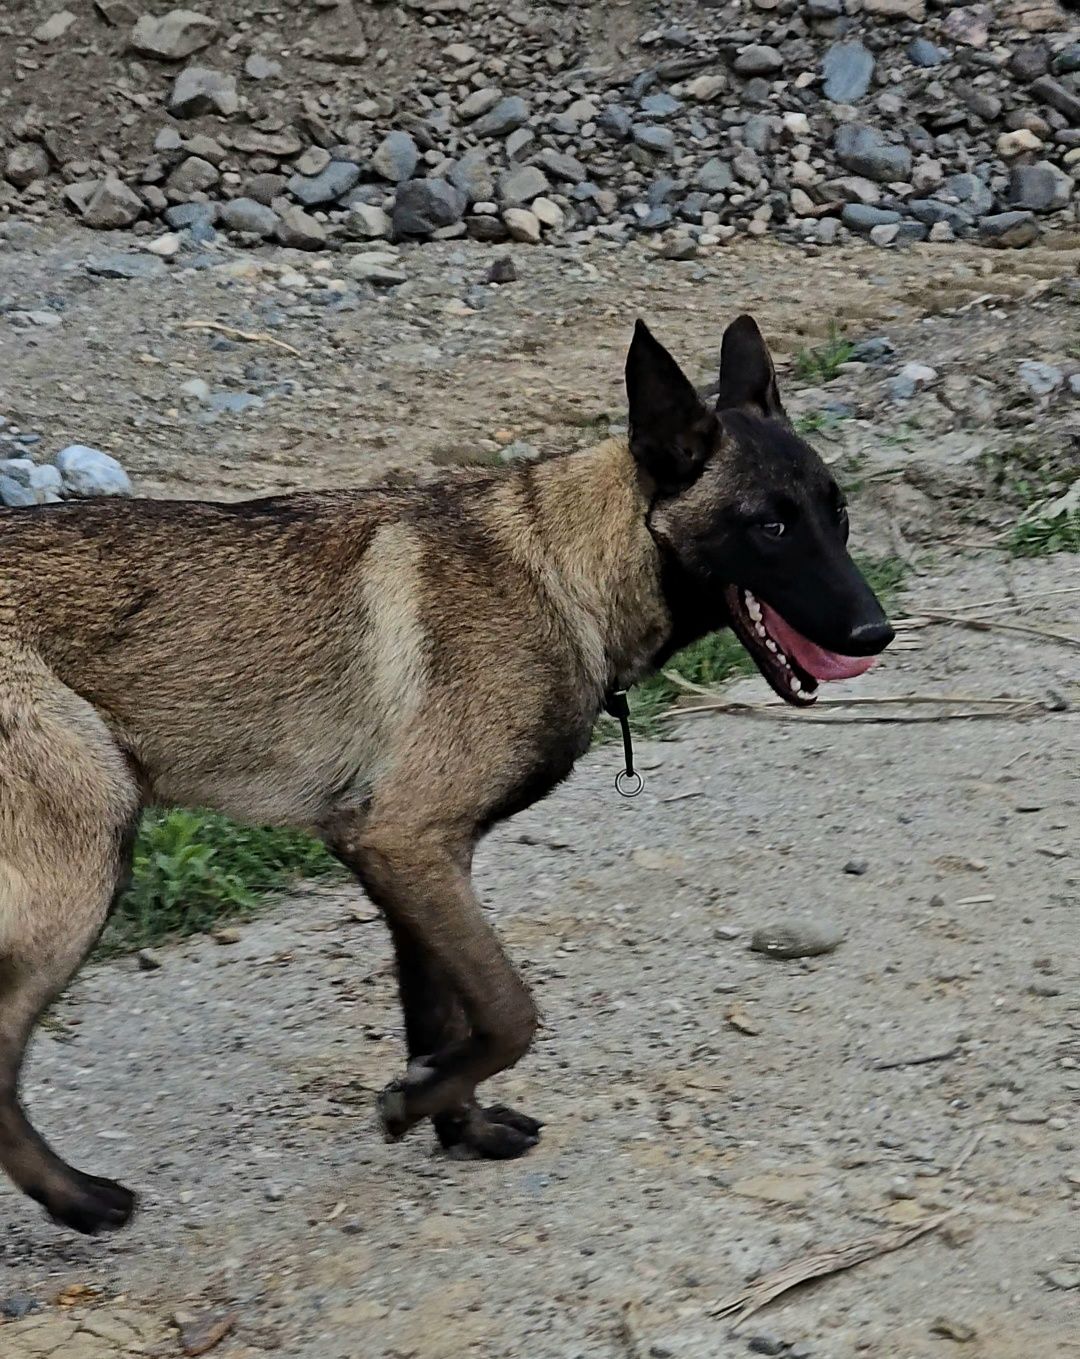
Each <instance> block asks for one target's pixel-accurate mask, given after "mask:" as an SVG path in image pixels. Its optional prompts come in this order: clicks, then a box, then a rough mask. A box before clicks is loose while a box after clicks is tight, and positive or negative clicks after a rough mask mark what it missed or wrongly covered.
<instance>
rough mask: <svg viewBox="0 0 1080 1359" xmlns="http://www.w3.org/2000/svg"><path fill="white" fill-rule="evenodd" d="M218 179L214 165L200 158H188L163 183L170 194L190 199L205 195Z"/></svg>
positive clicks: (219, 176) (217, 171)
mask: <svg viewBox="0 0 1080 1359" xmlns="http://www.w3.org/2000/svg"><path fill="white" fill-rule="evenodd" d="M220 178H221V174H220V171H219V170H218V168H217V166H216V165H211V164H210V162H209V161H208V160H203V159H202V157H201V156H188V158H187V160H184V161H181V162H180V164H179V165H178V166H177V167H176V169H175V170H174V171H173V172H172V174H171V175H170V176H169V178H168V179H167V180H166V181H165V187H166V189H168V190H169V191H170V193H172V194H175V195H178V196H181V197H183V198H190V197H191V195H192V194H196V193H205V191H206V190H207V189H212V188H213V187H214V185H215V184H216V183H217V182H218V180H219V179H220Z"/></svg>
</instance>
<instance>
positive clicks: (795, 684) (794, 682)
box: [791, 675, 802, 694]
mask: <svg viewBox="0 0 1080 1359" xmlns="http://www.w3.org/2000/svg"><path fill="white" fill-rule="evenodd" d="M791 692H792V693H793V694H799V693H802V685H801V684H800V683H799V679H798V676H797V675H792V677H791Z"/></svg>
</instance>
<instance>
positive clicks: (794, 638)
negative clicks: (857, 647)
mask: <svg viewBox="0 0 1080 1359" xmlns="http://www.w3.org/2000/svg"><path fill="white" fill-rule="evenodd" d="M761 612H762V617H763V621H764V623H765V627H766V628H767V629H768V632H769V636H770V637H771V638H772V639H773V641H774V642H776V643H777V645H778V646H780V647H781V649H782V650H783V651H784V652H786V653H787V655H788V656H790V657H791V659H792V660H793V661H797V662H798V664H799V665H800V666H802V668H803V669H804V670H805V671H806V673H807V674H808V675H812V676H813V677H814V679H817V680H840V679H853V678H854V677H855V676H856V675H865V674H866V672H867V670H869V669H870V667H871V666H872V665H873V664H874V662H875V661H876V660H877V657H876V656H841V655H840V653H839V652H838V651H825V650H824V649H823V648H822V647H819V646H817V645H816V644H815V643H814V642H811V641H810V640H809V638H806V637H804V636H803V635H802V633H801V632H796V631H795V629H794V628H793V627H792V626H791V625H790V624H789V623H785V622H784V620H783V619H782V618H781V617H780V615H779V614H778V613H777V612H776V610H775V609H770V608H769V606H768V604H762V606H761Z"/></svg>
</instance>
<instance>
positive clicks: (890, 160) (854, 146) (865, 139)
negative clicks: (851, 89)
mask: <svg viewBox="0 0 1080 1359" xmlns="http://www.w3.org/2000/svg"><path fill="white" fill-rule="evenodd" d="M833 147H834V149H835V151H836V158H837V160H839V162H840V164H841V165H843V166H844V167H845V169H848V170H853V171H854V172H855V174H857V175H865V177H866V178H867V179H873V180H876V181H877V182H878V183H890V182H892V181H894V180H906V179H907V178H908V176H909V175H910V174H911V152H910V150H909V149H908V148H907V147H906V146H894V145H893V144H892V143H891V142H888V141H886V140H885V137H884V136H883V134H882V133H881V132H879V131H878V129H877V128H876V127H870V126H869V125H868V124H866V123H844V124H842V125H841V126H840V127H839V128H838V129H837V132H836V136H835V138H834V139H833Z"/></svg>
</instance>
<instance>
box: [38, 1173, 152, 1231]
mask: <svg viewBox="0 0 1080 1359" xmlns="http://www.w3.org/2000/svg"><path fill="white" fill-rule="evenodd" d="M75 1176H76V1178H75V1182H74V1183H73V1185H72V1191H71V1193H70V1194H65V1195H64V1196H63V1197H62V1198H59V1199H57V1200H55V1201H52V1202H47V1203H45V1205H44V1207H45V1211H46V1212H47V1213H48V1215H49V1217H50V1218H51V1219H52V1221H53V1222H55V1223H56V1224H57V1225H58V1226H60V1227H70V1228H71V1230H72V1231H76V1232H81V1233H82V1234H83V1235H84V1236H97V1235H99V1234H100V1233H101V1232H115V1231H119V1229H120V1228H121V1227H123V1226H125V1225H126V1223H127V1222H128V1221H129V1219H130V1218H131V1215H132V1214H133V1213H134V1211H135V1202H136V1200H135V1195H134V1194H133V1193H132V1192H131V1190H130V1189H125V1187H124V1186H123V1185H122V1184H117V1183H116V1181H115V1180H107V1179H103V1178H102V1177H101V1176H99V1175H85V1174H83V1173H81V1172H75Z"/></svg>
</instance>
